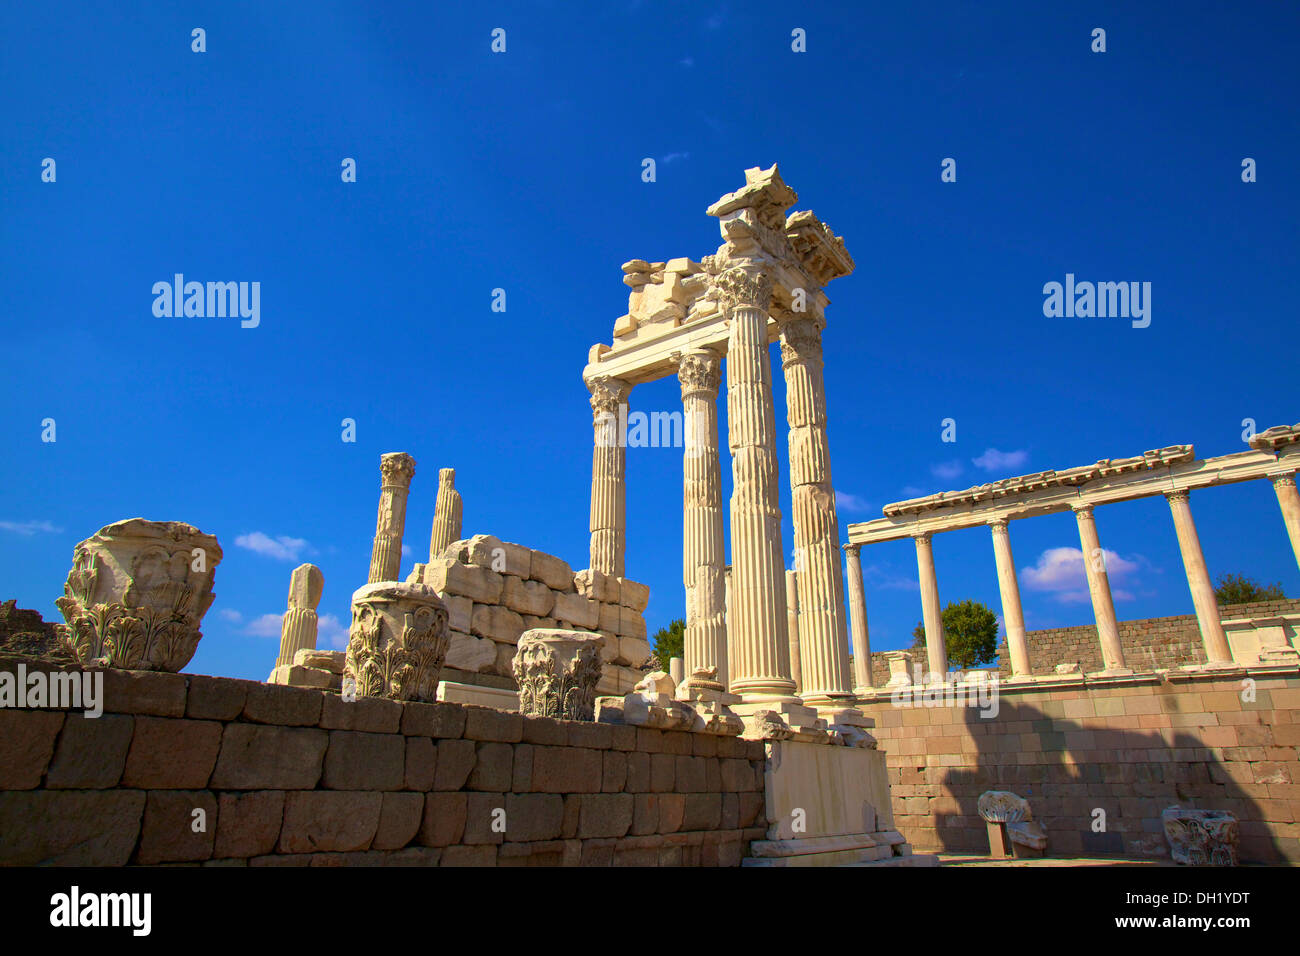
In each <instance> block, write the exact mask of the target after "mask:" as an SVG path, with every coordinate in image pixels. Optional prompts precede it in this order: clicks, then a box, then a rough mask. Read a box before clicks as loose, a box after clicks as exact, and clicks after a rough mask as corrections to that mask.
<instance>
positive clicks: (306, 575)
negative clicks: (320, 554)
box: [275, 548, 400, 667]
mask: <svg viewBox="0 0 1300 956" xmlns="http://www.w3.org/2000/svg"><path fill="white" fill-rule="evenodd" d="M399 551H400V548H399ZM324 588H325V576H324V575H322V574H321V572H320V568H318V567H316V565H314V564H300V565H298V567H296V568H294V570H293V574H292V575H291V576H290V578H289V607H288V610H286V611H285V612H284V617H283V618H282V619H281V621H280V656H279V657H278V658H276V661H275V666H276V667H288V666H289V665H291V664H292V663H293V658H294V655H295V654H297V653H298V652H299V651H301V650H304V649H308V650H315V649H316V629H317V625H318V624H319V622H318V620H317V617H316V608H317V606H318V605H319V604H320V596H321V592H322V591H323V590H324Z"/></svg>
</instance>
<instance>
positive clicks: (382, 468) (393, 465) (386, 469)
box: [379, 451, 415, 486]
mask: <svg viewBox="0 0 1300 956" xmlns="http://www.w3.org/2000/svg"><path fill="white" fill-rule="evenodd" d="M379 472H380V474H381V475H383V482H384V484H385V485H402V486H408V485H410V483H411V479H412V478H414V477H415V459H414V458H412V457H411V456H410V455H408V454H407V453H406V452H404V451H395V452H389V453H388V454H387V455H384V456H383V457H382V458H380V459H379Z"/></svg>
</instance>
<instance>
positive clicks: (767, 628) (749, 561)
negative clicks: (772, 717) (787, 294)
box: [714, 268, 797, 704]
mask: <svg viewBox="0 0 1300 956" xmlns="http://www.w3.org/2000/svg"><path fill="white" fill-rule="evenodd" d="M714 289H715V293H716V294H717V296H718V298H719V300H720V302H721V304H722V307H723V309H724V311H725V312H726V313H727V314H728V316H729V318H730V325H731V329H730V337H729V340H728V347H727V422H728V427H729V431H730V435H729V443H730V446H731V466H732V494H731V606H730V609H729V617H728V621H727V626H728V630H729V636H730V647H731V652H732V653H731V657H730V660H729V661H728V665H729V668H730V672H731V673H730V676H731V681H730V689H731V691H732V692H733V693H736V694H739V695H740V696H741V698H742V702H743V703H745V704H750V703H774V702H781V701H795V702H797V698H796V697H795V694H794V678H793V677H792V675H791V673H790V645H789V633H788V629H787V624H786V617H785V613H786V608H785V562H784V560H783V556H782V546H781V510H780V506H779V504H778V496H777V482H778V481H779V480H780V472H779V467H778V459H777V450H776V417H775V413H774V412H773V407H772V363H771V357H770V356H769V354H768V340H767V309H768V305H769V303H770V301H771V296H772V282H771V279H770V278H769V277H768V276H767V275H765V274H763V273H761V272H758V271H753V270H747V269H740V268H733V269H728V270H727V271H725V272H723V273H722V274H721V275H720V276H718V277H717V279H716V280H715V284H714Z"/></svg>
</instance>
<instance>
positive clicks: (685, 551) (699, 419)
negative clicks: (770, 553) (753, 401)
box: [677, 349, 728, 687]
mask: <svg viewBox="0 0 1300 956" xmlns="http://www.w3.org/2000/svg"><path fill="white" fill-rule="evenodd" d="M721 366H722V360H721V358H720V357H719V355H718V354H717V353H716V352H713V351H711V350H707V349H703V350H699V351H695V352H687V353H686V354H684V355H682V356H681V358H680V359H679V360H678V364H677V378H678V381H679V382H680V383H681V387H682V410H683V413H684V417H685V429H684V431H685V443H686V448H685V452H684V454H683V455H682V474H683V477H682V499H683V500H682V580H683V583H684V584H685V586H686V639H685V659H684V662H683V664H684V670H685V673H687V674H694V673H695V671H696V669H697V668H700V667H716V668H717V669H718V673H717V680H718V682H719V683H721V684H722V685H723V686H724V687H725V686H726V685H727V678H728V673H727V620H726V563H727V559H726V542H725V540H724V539H723V524H722V466H721V464H720V456H719V454H718V387H719V384H720V374H719V373H720V371H721Z"/></svg>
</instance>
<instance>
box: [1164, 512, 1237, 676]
mask: <svg viewBox="0 0 1300 956" xmlns="http://www.w3.org/2000/svg"><path fill="white" fill-rule="evenodd" d="M1165 498H1166V499H1168V501H1169V510H1170V512H1171V513H1172V514H1173V518H1174V532H1175V533H1176V534H1177V535H1178V550H1179V551H1180V552H1181V553H1182V556H1183V570H1184V571H1186V572H1187V587H1188V589H1189V590H1190V591H1191V592H1192V605H1193V606H1194V607H1195V608H1196V622H1197V624H1198V625H1199V626H1200V630H1201V641H1202V642H1203V643H1204V645H1205V659H1206V660H1207V661H1208V662H1209V663H1211V664H1231V663H1232V648H1231V647H1230V646H1229V644H1228V635H1227V634H1225V633H1224V630H1223V621H1222V620H1221V619H1220V617H1219V602H1218V598H1216V597H1215V594H1214V585H1213V584H1212V583H1211V582H1210V571H1209V569H1208V568H1207V567H1206V566H1205V555H1204V554H1203V553H1202V552H1201V539H1200V536H1199V535H1198V534H1197V533H1196V522H1195V521H1193V520H1192V505H1191V501H1190V500H1189V498H1190V496H1189V494H1188V492H1186V491H1171V492H1169V493H1168V494H1167V495H1165Z"/></svg>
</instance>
